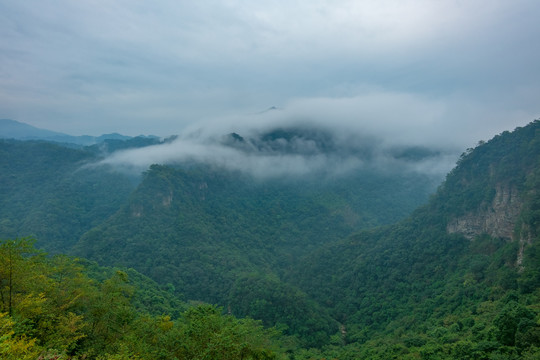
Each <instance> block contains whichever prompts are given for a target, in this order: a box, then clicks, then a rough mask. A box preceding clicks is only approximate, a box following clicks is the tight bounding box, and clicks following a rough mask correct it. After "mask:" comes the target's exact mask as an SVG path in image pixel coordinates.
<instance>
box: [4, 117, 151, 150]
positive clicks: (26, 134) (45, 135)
mask: <svg viewBox="0 0 540 360" xmlns="http://www.w3.org/2000/svg"><path fill="white" fill-rule="evenodd" d="M0 138H3V139H16V140H44V141H50V142H57V143H66V144H75V145H80V146H89V145H94V144H100V143H102V142H103V141H105V140H128V139H131V138H132V137H131V136H125V135H121V134H118V133H112V134H104V135H100V136H90V135H81V136H73V135H68V134H64V133H60V132H56V131H50V130H45V129H40V128H37V127H34V126H32V125H28V124H25V123H22V122H18V121H15V120H9V119H0ZM150 138H156V137H154V136H150Z"/></svg>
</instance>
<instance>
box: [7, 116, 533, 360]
mask: <svg viewBox="0 0 540 360" xmlns="http://www.w3.org/2000/svg"><path fill="white" fill-rule="evenodd" d="M42 140H43V139H42ZM182 141H186V140H185V139H182V138H180V139H179V138H176V137H172V138H170V139H167V140H159V139H154V138H141V139H137V138H132V139H114V142H109V146H108V147H104V146H99V145H93V146H86V147H78V148H73V147H71V146H65V145H62V144H59V143H51V142H47V141H45V142H44V141H21V140H7V139H6V140H2V141H0V154H1V157H0V159H1V160H0V170H1V172H0V182H1V183H2V184H3V186H2V190H1V193H0V219H1V220H0V221H1V222H0V237H2V238H15V237H21V236H27V235H35V236H36V237H37V245H38V246H39V247H41V248H44V249H47V250H48V251H50V252H52V253H68V254H71V255H76V256H80V257H84V258H87V259H89V260H92V261H96V262H97V263H99V264H100V265H102V266H116V267H120V268H132V269H135V270H136V271H137V272H139V273H142V274H144V275H146V276H148V277H149V278H151V279H152V280H153V281H155V282H157V284H159V285H157V286H159V287H161V288H162V289H167V291H168V293H169V294H172V295H174V296H176V297H177V298H179V299H182V301H187V302H194V301H195V302H198V301H203V302H207V303H212V304H218V305H220V306H222V307H223V309H224V312H226V313H228V314H231V315H234V316H237V317H252V318H255V319H259V320H260V321H262V324H263V325H264V326H267V327H272V326H276V327H277V328H278V329H280V331H281V333H282V334H283V336H284V337H286V338H287V339H289V340H290V341H293V344H294V345H290V346H289V349H288V350H287V351H286V353H287V354H288V355H287V357H288V358H296V359H314V358H338V359H357V358H373V359H378V358H380V359H387V358H404V359H417V358H421V359H441V358H442V359H446V358H449V359H450V358H464V359H465V358H470V359H501V358H508V359H518V358H531V359H533V358H537V357H536V356H538V355H540V350H539V347H540V322H539V320H540V317H539V313H540V310H539V309H540V307H539V306H540V247H539V246H540V242H539V234H540V233H539V224H540V210H539V209H540V197H539V196H540V195H539V194H540V192H539V189H540V121H538V120H536V121H533V122H532V123H530V124H528V125H527V126H524V127H521V128H517V129H515V130H514V131H512V132H509V131H506V132H503V133H501V134H499V135H497V136H496V137H494V138H493V139H491V140H490V141H488V142H480V143H479V144H478V145H477V146H476V147H475V148H474V149H468V150H466V151H465V152H464V153H463V154H462V155H461V157H460V158H459V159H458V160H457V164H456V166H455V167H454V168H453V169H452V170H451V171H450V172H449V173H448V174H447V175H446V177H445V178H444V179H443V178H442V177H441V175H440V174H437V173H433V172H431V173H430V172H422V171H413V170H411V169H418V168H419V167H418V166H416V165H418V164H425V162H426V161H436V160H437V159H439V158H440V157H441V154H442V150H441V149H435V148H422V147H390V148H384V149H382V150H381V148H380V147H377V141H376V139H371V138H366V139H359V141H357V142H356V145H355V144H342V143H340V142H339V141H338V140H337V139H336V138H335V137H334V136H333V134H332V133H331V132H328V131H327V130H324V129H319V128H316V127H295V128H274V129H270V130H268V131H265V132H261V133H259V134H241V133H240V132H234V133H229V134H223V135H222V136H221V137H217V138H215V139H213V140H212V141H214V144H215V146H219V147H218V148H219V149H231V151H233V154H235V156H237V154H245V156H247V157H255V158H256V159H258V158H261V159H266V158H267V157H272V159H287V157H289V158H293V159H298V158H302V159H313V158H316V159H320V158H321V157H324V159H340V158H343V157H348V158H354V159H355V160H358V161H357V163H358V164H361V165H358V166H356V167H351V168H350V169H349V170H348V171H341V172H335V171H330V170H328V169H326V168H325V167H323V168H321V167H319V168H315V170H310V171H308V172H306V173H302V174H300V175H295V176H281V177H278V178H276V177H260V176H258V175H257V174H256V173H251V172H249V171H245V170H244V169H245V168H243V167H231V166H228V163H227V162H222V163H215V162H209V161H200V159H202V157H197V156H191V157H180V158H177V159H176V160H174V161H172V160H170V158H169V161H167V162H163V163H159V164H153V165H151V166H149V167H148V168H146V169H145V171H144V172H143V173H142V174H140V175H134V174H133V171H126V168H128V167H127V166H120V163H119V160H118V159H129V158H130V156H131V155H130V154H132V153H131V152H133V154H136V156H138V157H140V156H142V155H144V154H145V152H148V153H151V152H154V153H155V152H156V151H161V149H171V147H172V149H175V148H174V147H173V146H178V143H179V142H182ZM208 141H209V140H208ZM213 146H214V145H213ZM130 149H131V150H130ZM196 149H200V148H199V147H197V148H196ZM242 156H244V155H242ZM247 157H244V158H247ZM109 159H113V160H114V161H110V160H109ZM381 159H386V160H385V161H387V162H390V163H391V164H393V166H391V167H388V166H377V164H378V161H381ZM389 159H390V160H389ZM332 161H334V160H332ZM396 164H400V165H399V166H396ZM437 185H438V186H437ZM289 340H287V341H289ZM285 342H286V341H285Z"/></svg>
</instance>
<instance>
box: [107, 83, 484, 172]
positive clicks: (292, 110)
mask: <svg viewBox="0 0 540 360" xmlns="http://www.w3.org/2000/svg"><path fill="white" fill-rule="evenodd" d="M389 104H391V106H389ZM446 116H447V112H446V109H445V106H443V105H442V104H441V103H438V102H430V101H426V100H425V99H422V98H418V97H414V96H411V95H409V94H399V93H370V94H366V95H365V96H362V97H354V98H339V99H331V98H318V99H314V98H311V99H298V100H296V101H293V102H291V103H289V104H287V105H286V107H283V108H278V107H270V108H269V109H267V110H265V111H261V112H258V113H253V114H246V115H243V116H235V117H223V118H215V119H211V120H209V121H206V122H203V123H199V124H197V125H192V126H190V127H187V128H186V129H184V131H183V132H182V133H180V134H178V137H177V138H176V139H175V140H174V141H172V142H168V143H163V144H160V145H155V146H149V147H145V148H139V149H132V150H125V151H119V152H115V153H113V154H111V155H109V156H108V157H107V158H105V159H104V160H103V161H102V162H101V163H102V164H109V165H112V166H114V167H115V168H117V169H123V170H127V171H135V172H141V171H144V170H146V169H147V168H148V167H149V166H150V165H151V164H171V165H182V164H186V163H200V164H205V165H209V166H212V167H218V168H224V169H228V170H233V171H240V172H242V173H246V174H249V175H252V176H254V177H256V178H277V177H284V176H295V177H298V176H311V175H321V174H327V175H331V176H336V175H340V174H347V173H349V172H351V171H356V170H360V169H371V170H377V171H386V172H395V171H400V172H404V171H405V172H417V173H423V174H426V175H429V176H433V177H437V178H442V177H443V176H444V174H446V173H447V172H448V171H449V170H451V168H452V167H453V166H454V164H455V162H456V160H457V158H458V156H459V154H460V153H461V152H463V151H464V150H465V148H466V147H467V146H466V145H468V144H469V143H472V139H471V136H473V135H474V131H471V129H470V127H469V128H468V129H465V130H468V135H469V136H463V134H459V133H458V132H457V128H459V126H461V125H463V124H459V122H457V123H456V128H454V129H452V128H450V127H449V126H448V121H447V118H446ZM462 131H463V129H462ZM452 134H454V136H453V135H452ZM471 134H472V135H471Z"/></svg>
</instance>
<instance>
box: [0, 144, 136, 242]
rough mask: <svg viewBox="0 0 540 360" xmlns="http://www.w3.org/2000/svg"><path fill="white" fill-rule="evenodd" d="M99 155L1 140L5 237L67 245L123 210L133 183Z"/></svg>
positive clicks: (0, 213) (1, 234) (1, 230)
mask: <svg viewBox="0 0 540 360" xmlns="http://www.w3.org/2000/svg"><path fill="white" fill-rule="evenodd" d="M95 160H96V156H95V155H94V154H93V153H92V152H89V151H86V150H80V149H71V148H67V147H64V146H60V145H57V144H53V143H47V142H33V141H25V142H21V141H14V140H0V183H1V184H2V186H1V187H0V238H4V239H6V238H15V237H23V236H29V235H34V236H36V237H37V238H38V239H39V246H40V247H42V248H45V249H47V250H50V251H57V252H58V251H63V252H65V251H67V249H69V247H70V246H71V245H72V244H73V243H75V242H76V241H77V240H78V238H79V237H80V236H81V235H82V234H83V233H85V232H86V231H88V230H90V229H91V228H93V227H94V226H96V225H98V224H100V223H101V222H102V221H104V220H105V219H106V218H108V217H109V216H111V215H112V214H113V213H114V212H116V211H117V210H118V208H119V207H120V205H121V204H122V203H123V202H124V201H125V200H126V199H127V197H128V196H129V194H130V193H131V191H132V189H133V187H134V186H133V184H132V182H131V181H130V180H129V179H128V178H127V177H126V176H125V175H122V174H119V173H116V172H113V171H111V169H107V168H105V167H99V168H96V167H92V168H85V167H84V165H86V164H89V163H92V162H94V161H95Z"/></svg>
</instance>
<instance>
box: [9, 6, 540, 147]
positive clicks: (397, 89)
mask: <svg viewBox="0 0 540 360" xmlns="http://www.w3.org/2000/svg"><path fill="white" fill-rule="evenodd" d="M539 18H540V1H537V0H512V1H510V0H489V1H486V0H467V1H460V0H440V1H432V0H356V1H347V0H333V1H330V0H326V1H325V0H309V1H308V0H287V1H285V0H275V1H245V0H222V1H215V0H201V1H183V0H162V1H144V0H115V1H110V0H77V1H71V0H69V1H68V0H50V1H43V0H25V1H15V0H13V1H11V0H2V1H0V39H1V41H0V118H9V119H13V120H17V121H21V122H26V123H29V124H31V125H34V126H37V127H41V128H46V129H50V130H55V131H62V132H66V133H70V134H74V135H80V134H90V135H99V134H102V133H109V132H120V133H123V134H127V135H139V134H155V135H161V136H166V135H170V134H177V133H181V132H183V131H185V129H193V128H195V127H198V126H203V127H204V126H206V127H208V125H203V124H211V126H213V127H218V128H220V127H227V126H228V127H231V128H234V126H236V124H244V125H245V124H246V123H247V124H251V125H252V126H253V123H254V122H257V121H261V122H264V120H261V119H260V118H264V117H265V116H264V114H263V115H261V114H259V113H260V112H261V111H264V110H265V109H267V108H269V107H271V106H275V107H277V108H279V110H278V115H275V114H273V115H272V117H271V119H270V120H268V119H267V120H266V121H276V122H281V123H285V124H286V123H287V122H294V121H298V120H299V119H300V120H302V121H317V122H320V123H324V124H335V126H336V127H340V128H342V129H345V131H346V129H347V128H349V127H350V128H352V129H357V130H358V131H373V132H378V133H380V134H383V136H389V137H392V136H393V137H394V138H396V139H398V138H400V137H407V139H411V141H412V142H422V141H428V140H426V139H430V140H429V141H431V142H440V141H448V142H452V143H455V144H458V146H470V145H474V144H475V143H476V142H477V141H478V140H480V139H483V140H487V139H489V138H490V137H491V136H493V135H494V134H497V133H500V132H501V131H503V130H512V129H513V128H514V127H516V126H522V125H526V124H527V123H528V122H530V121H532V120H534V119H536V118H539V117H540V101H539V99H540V66H539V64H540V41H539V40H538V39H540V26H538V19H539ZM231 124H232V125H231Z"/></svg>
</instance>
